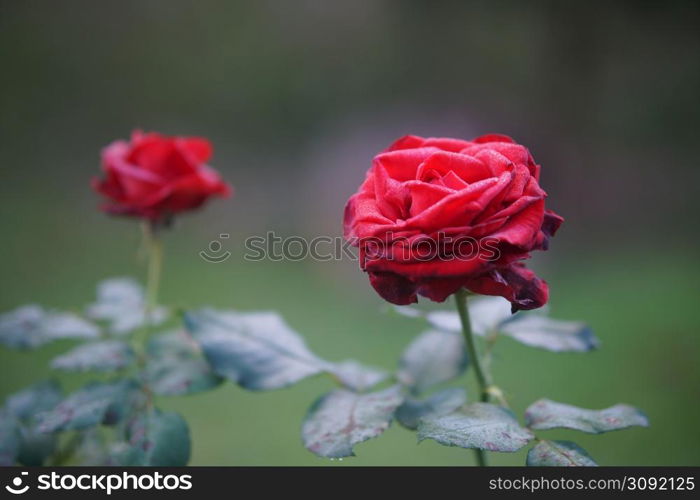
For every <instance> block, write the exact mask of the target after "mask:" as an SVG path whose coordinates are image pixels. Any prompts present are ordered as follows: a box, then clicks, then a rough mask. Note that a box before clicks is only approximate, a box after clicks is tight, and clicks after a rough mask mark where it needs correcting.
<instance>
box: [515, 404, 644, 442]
mask: <svg viewBox="0 0 700 500" xmlns="http://www.w3.org/2000/svg"><path fill="white" fill-rule="evenodd" d="M525 422H526V424H527V426H528V427H530V428H531V429H536V430H547V429H555V428H565V429H574V430H577V431H583V432H588V433H590V434H600V433H602V432H608V431H615V430H620V429H626V428H627V427H632V426H640V427H648V426H649V420H648V419H647V417H646V415H644V413H642V412H641V411H640V410H638V409H637V408H634V407H632V406H628V405H623V404H618V405H615V406H611V407H610V408H605V409H604V410H587V409H584V408H579V407H577V406H571V405H567V404H563V403H557V402H555V401H550V400H549V399H540V400H539V401H537V402H535V403H533V404H532V405H531V406H530V407H529V408H528V409H527V410H526V411H525Z"/></svg>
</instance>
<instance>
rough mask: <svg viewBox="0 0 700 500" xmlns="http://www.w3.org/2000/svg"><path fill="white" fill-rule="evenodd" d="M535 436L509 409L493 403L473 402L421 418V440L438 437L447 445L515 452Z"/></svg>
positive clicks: (438, 440)
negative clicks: (519, 422) (456, 408)
mask: <svg viewBox="0 0 700 500" xmlns="http://www.w3.org/2000/svg"><path fill="white" fill-rule="evenodd" d="M533 438H534V435H533V434H532V432H530V431H529V430H528V429H525V428H523V427H520V424H518V421H517V419H516V418H515V416H514V415H513V414H512V413H511V412H510V411H509V410H507V409H505V408H502V407H500V406H496V405H492V404H489V403H471V404H468V405H466V406H464V407H462V408H460V409H459V410H457V411H454V412H452V413H449V414H447V415H438V416H432V417H428V418H423V419H421V420H420V421H419V422H418V440H419V441H422V440H424V439H434V440H435V441H437V442H438V443H440V444H443V445H445V446H459V447H461V448H477V449H480V450H488V451H506V452H511V451H517V450H519V449H520V448H522V447H523V446H525V445H526V444H527V443H528V442H530V440H532V439H533Z"/></svg>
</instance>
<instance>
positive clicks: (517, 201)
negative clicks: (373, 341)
mask: <svg viewBox="0 0 700 500" xmlns="http://www.w3.org/2000/svg"><path fill="white" fill-rule="evenodd" d="M539 172H540V166H539V165H537V164H536V163H535V161H534V159H533V158H532V155H531V154H530V152H529V151H528V150H527V148H525V147H524V146H521V145H520V144H517V143H516V142H515V141H513V140H512V139H511V138H510V137H507V136H503V135H486V136H482V137H478V138H477V139H474V140H473V141H463V140H459V139H449V138H428V139H424V138H422V137H416V136H406V137H403V138H401V139H399V140H398V141H396V142H395V143H394V144H392V145H391V146H390V147H389V149H387V150H386V151H384V152H383V153H380V154H379V155H377V156H376V157H375V158H374V161H373V165H372V167H371V168H370V170H369V171H368V172H367V176H366V178H365V181H364V183H363V184H362V186H360V189H359V191H358V192H357V193H356V194H355V195H353V196H352V197H351V198H350V200H348V203H347V206H346V207H345V221H344V229H345V238H346V239H348V240H350V241H351V242H352V243H353V244H354V245H355V246H358V247H359V249H360V266H361V267H362V269H363V270H365V271H366V272H367V273H368V274H369V279H370V283H371V284H372V286H373V287H374V288H375V290H376V291H377V293H379V295H381V296H382V297H383V298H384V299H386V300H388V301H389V302H392V303H394V304H409V303H412V302H416V300H417V298H416V295H417V294H419V295H422V296H424V297H427V298H429V299H431V300H434V301H438V302H442V301H443V300H445V299H446V298H447V297H448V296H450V295H451V294H453V293H455V292H456V291H457V290H459V289H460V288H462V287H464V288H467V289H469V290H471V291H472V292H474V293H480V294H485V295H500V296H502V297H505V298H506V299H508V300H509V301H510V302H511V303H512V305H513V310H514V311H515V310H518V309H534V308H537V307H541V306H542V305H544V304H545V303H546V302H547V298H548V290H547V284H546V283H545V282H544V281H542V280H540V279H539V278H537V276H535V274H534V273H533V272H532V271H530V270H529V269H527V268H525V266H524V265H523V263H522V262H520V261H522V260H523V259H526V258H528V257H529V256H530V254H529V252H531V251H532V250H546V249H547V243H548V239H549V237H550V236H552V235H553V234H554V233H555V232H556V230H557V229H558V228H559V225H560V224H561V223H562V221H563V219H562V218H561V217H559V216H558V215H556V214H555V213H554V212H551V211H548V210H545V206H544V200H545V197H546V196H547V195H546V193H545V192H544V191H543V190H542V188H540V186H539V183H538V180H539ZM465 242H468V243H471V245H465V244H464V243H465ZM465 248H466V249H468V250H469V251H467V252H465V251H464V250H465ZM426 249H432V251H430V252H428V251H426Z"/></svg>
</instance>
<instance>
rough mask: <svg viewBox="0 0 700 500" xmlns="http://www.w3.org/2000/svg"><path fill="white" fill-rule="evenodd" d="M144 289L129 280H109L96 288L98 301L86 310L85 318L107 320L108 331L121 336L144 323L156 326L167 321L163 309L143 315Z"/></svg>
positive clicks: (165, 310)
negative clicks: (86, 316)
mask: <svg viewBox="0 0 700 500" xmlns="http://www.w3.org/2000/svg"><path fill="white" fill-rule="evenodd" d="M146 310H147V307H146V299H145V293H144V290H143V287H142V286H141V285H140V284H139V283H138V282H137V281H136V280H134V279H132V278H110V279H106V280H104V281H102V282H101V283H99V284H98V285H97V302H95V303H93V304H91V305H89V306H88V307H87V311H86V314H87V315H88V317H90V318H92V319H96V320H102V321H107V322H108V323H109V330H110V332H112V333H114V334H117V335H121V334H126V333H129V332H131V331H133V330H136V329H137V328H141V327H142V326H145V325H146V324H150V325H151V326H156V325H159V324H160V323H162V322H163V321H165V320H166V319H167V318H168V315H169V311H168V310H167V308H165V307H155V308H153V309H152V310H151V311H150V314H148V315H147V314H146Z"/></svg>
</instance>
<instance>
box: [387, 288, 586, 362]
mask: <svg viewBox="0 0 700 500" xmlns="http://www.w3.org/2000/svg"><path fill="white" fill-rule="evenodd" d="M510 307H511V306H510V302H508V301H507V300H505V299H504V298H502V297H477V298H473V299H469V316H470V319H471V327H472V331H473V332H474V334H475V335H481V336H483V335H487V334H490V333H500V334H502V335H504V336H507V337H511V338H512V339H514V340H516V341H518V342H520V343H522V344H525V345H528V346H530V347H537V348H540V349H545V350H548V351H552V352H587V351H591V350H593V349H596V348H597V347H598V346H599V345H600V341H599V340H598V338H597V337H596V336H595V335H594V334H593V331H592V330H591V329H590V328H589V327H588V326H587V325H586V324H584V323H581V322H578V321H561V320H555V319H550V318H547V317H546V316H544V315H543V314H542V313H540V312H536V313H534V312H530V313H522V312H521V313H517V314H514V315H513V314H511V312H510ZM397 310H399V311H400V313H401V314H403V315H404V316H409V317H422V318H424V319H425V320H426V321H427V322H428V323H429V324H430V325H432V326H433V327H434V328H436V329H438V330H441V331H446V332H455V333H460V332H461V331H462V325H461V323H460V319H459V315H458V314H457V313H456V312H454V311H433V312H428V313H423V312H422V311H419V310H417V309H414V308H407V307H400V308H397Z"/></svg>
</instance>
